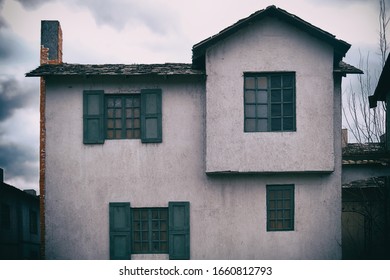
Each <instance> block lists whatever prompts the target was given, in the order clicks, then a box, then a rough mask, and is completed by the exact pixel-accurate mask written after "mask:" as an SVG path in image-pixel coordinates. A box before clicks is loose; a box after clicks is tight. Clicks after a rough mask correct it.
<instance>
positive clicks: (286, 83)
mask: <svg viewBox="0 0 390 280" xmlns="http://www.w3.org/2000/svg"><path fill="white" fill-rule="evenodd" d="M292 86H293V75H283V87H292Z"/></svg>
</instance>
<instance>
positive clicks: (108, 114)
mask: <svg viewBox="0 0 390 280" xmlns="http://www.w3.org/2000/svg"><path fill="white" fill-rule="evenodd" d="M107 117H109V118H113V117H114V109H108V110H107Z"/></svg>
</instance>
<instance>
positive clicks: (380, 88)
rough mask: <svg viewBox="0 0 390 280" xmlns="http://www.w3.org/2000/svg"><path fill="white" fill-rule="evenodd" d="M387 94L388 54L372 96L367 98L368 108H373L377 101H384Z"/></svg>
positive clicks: (389, 76) (389, 77)
mask: <svg viewBox="0 0 390 280" xmlns="http://www.w3.org/2000/svg"><path fill="white" fill-rule="evenodd" d="M387 94H390V54H389V55H388V56H387V59H386V63H385V66H383V70H382V73H381V76H380V77H379V81H378V85H377V86H376V88H375V92H374V95H372V96H369V97H368V98H369V101H370V108H375V107H376V103H377V102H378V101H386V95H387Z"/></svg>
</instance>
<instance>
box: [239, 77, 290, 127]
mask: <svg viewBox="0 0 390 280" xmlns="http://www.w3.org/2000/svg"><path fill="white" fill-rule="evenodd" d="M288 76H291V78H292V80H291V86H285V85H284V84H283V81H284V77H288ZM274 77H280V86H279V87H273V86H272V84H271V80H272V78H274ZM247 78H254V79H255V83H254V88H247V86H246V80H247ZM259 78H266V79H267V86H266V87H263V88H262V87H259V86H258V83H257V80H258V79H259ZM274 90H279V91H280V101H273V98H272V91H274ZM287 90H291V95H292V96H291V100H289V101H285V100H284V98H285V97H284V93H285V92H287ZM251 91H253V93H254V101H253V102H249V101H247V94H248V92H251ZM260 92H266V93H267V101H263V102H261V101H260V100H258V99H259V97H258V96H260V94H258V93H260ZM286 97H287V95H286ZM289 104H291V107H292V108H291V115H285V114H284V111H285V108H287V105H289ZM264 105H266V106H267V107H266V108H267V113H266V117H264V116H260V115H259V111H258V110H257V107H258V106H264ZM273 105H280V115H273V114H272V106H273ZM243 106H244V133H257V132H295V131H296V73H295V72H292V71H286V72H244V74H243ZM247 106H255V109H254V111H253V113H254V115H255V116H254V117H249V116H247V115H249V113H248V108H247ZM275 108H276V107H275ZM286 110H287V109H286ZM260 114H261V111H260ZM289 118H292V123H291V125H292V128H291V129H288V128H286V129H284V122H285V121H286V120H287V119H289ZM262 119H263V120H266V125H267V128H266V129H264V130H262V129H260V128H259V127H260V125H259V120H262ZM276 119H280V129H273V127H272V125H273V124H272V121H273V120H276ZM247 120H254V121H255V129H254V130H251V129H249V128H248V127H247V126H248V125H247Z"/></svg>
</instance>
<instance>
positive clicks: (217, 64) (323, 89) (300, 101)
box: [206, 18, 335, 173]
mask: <svg viewBox="0 0 390 280" xmlns="http://www.w3.org/2000/svg"><path fill="white" fill-rule="evenodd" d="M206 69H207V83H206V91H207V95H206V99H207V101H206V116H207V117H206V119H207V121H206V135H207V137H206V147H207V153H206V171H207V172H210V173H212V172H302V171H309V172H332V171H334V169H335V166H334V161H335V154H334V145H333V143H334V135H333V130H334V123H333V118H334V114H333V112H334V109H333V100H334V93H333V48H332V47H331V46H330V45H327V44H326V43H324V42H322V41H319V40H318V39H316V38H314V37H312V36H310V35H308V34H307V33H304V32H303V31H301V30H298V29H297V28H295V27H293V26H290V25H289V24H287V23H285V22H283V21H280V20H278V19H276V18H266V19H263V20H262V21H260V22H256V23H253V24H252V25H251V26H250V28H245V29H241V30H240V31H238V32H237V33H235V34H233V35H231V36H230V37H228V38H227V39H224V40H222V41H220V42H218V43H217V44H216V45H214V46H213V47H211V48H210V49H208V51H207V53H206ZM285 71H290V72H295V75H296V131H295V132H261V133H244V105H243V104H244V101H243V98H244V94H243V87H244V86H243V83H244V81H243V80H244V79H243V75H244V73H245V72H285Z"/></svg>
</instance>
